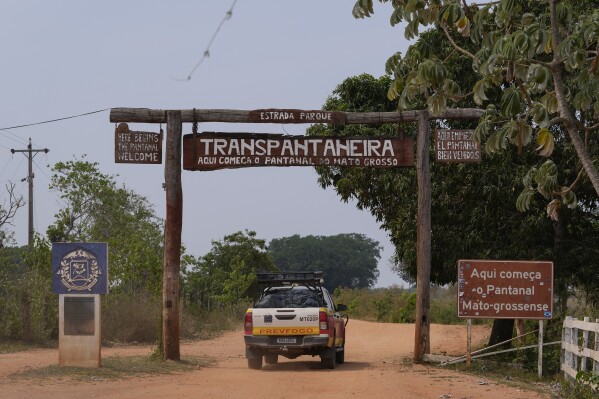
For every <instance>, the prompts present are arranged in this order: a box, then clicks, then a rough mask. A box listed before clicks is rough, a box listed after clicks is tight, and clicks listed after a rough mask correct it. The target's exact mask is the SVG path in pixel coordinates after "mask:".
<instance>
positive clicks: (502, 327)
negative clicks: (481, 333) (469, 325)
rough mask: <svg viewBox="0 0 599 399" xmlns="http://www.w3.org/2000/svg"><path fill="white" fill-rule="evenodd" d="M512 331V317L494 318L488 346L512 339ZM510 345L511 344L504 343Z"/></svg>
mask: <svg viewBox="0 0 599 399" xmlns="http://www.w3.org/2000/svg"><path fill="white" fill-rule="evenodd" d="M513 332H514V319H495V320H493V329H492V330H491V336H490V337H489V346H491V345H495V344H498V343H500V342H503V341H507V340H508V339H512V337H513ZM506 345H508V346H511V344H506Z"/></svg>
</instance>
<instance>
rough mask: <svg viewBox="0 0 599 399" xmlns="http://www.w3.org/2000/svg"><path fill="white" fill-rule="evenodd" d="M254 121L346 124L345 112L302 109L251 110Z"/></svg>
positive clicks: (251, 117)
mask: <svg viewBox="0 0 599 399" xmlns="http://www.w3.org/2000/svg"><path fill="white" fill-rule="evenodd" d="M249 119H250V122H252V123H330V124H333V125H345V113H344V112H334V111H318V110H314V111H305V110H301V109H274V108H269V109H257V110H254V111H249Z"/></svg>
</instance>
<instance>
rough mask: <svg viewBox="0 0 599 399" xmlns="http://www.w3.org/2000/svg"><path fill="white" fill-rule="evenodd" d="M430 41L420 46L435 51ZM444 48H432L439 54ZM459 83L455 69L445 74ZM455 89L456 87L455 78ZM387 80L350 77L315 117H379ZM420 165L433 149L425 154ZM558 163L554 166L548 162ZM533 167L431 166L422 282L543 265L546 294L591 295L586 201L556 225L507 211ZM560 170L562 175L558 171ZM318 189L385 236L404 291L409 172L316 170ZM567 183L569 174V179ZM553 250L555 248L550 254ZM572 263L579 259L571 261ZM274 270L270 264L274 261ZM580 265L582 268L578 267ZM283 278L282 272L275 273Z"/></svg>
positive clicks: (490, 158)
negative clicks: (548, 282)
mask: <svg viewBox="0 0 599 399" xmlns="http://www.w3.org/2000/svg"><path fill="white" fill-rule="evenodd" d="M435 35H436V36H437V39H438V38H439V35H438V33H436V32H434V31H431V32H428V33H426V34H425V37H426V40H429V41H430V42H435ZM444 51H448V52H449V51H450V50H449V48H446V49H443V48H438V49H437V53H438V54H441V55H442V54H443V52H444ZM452 71H453V72H452V73H455V74H456V75H457V74H459V68H452ZM456 79H458V77H456ZM389 82H390V78H389V77H387V76H383V77H380V78H378V79H375V78H373V77H372V76H370V75H360V76H356V77H350V78H347V79H345V80H344V81H343V82H342V83H341V84H339V85H338V86H337V88H336V89H335V90H334V91H333V93H332V94H331V95H330V96H329V98H328V99H327V101H326V103H325V105H324V106H323V109H326V110H339V109H342V110H345V111H352V112H370V111H388V110H389V109H391V108H393V107H394V104H392V103H391V102H390V101H389V100H388V99H387V97H386V95H385V92H386V88H387V87H388V84H389ZM447 123H449V124H450V126H451V127H452V128H465V127H468V123H467V122H461V123H460V122H456V121H447ZM397 129H398V128H397V126H391V125H378V126H377V125H368V126H364V125H346V126H330V125H314V126H312V127H311V128H309V129H308V134H309V135H317V136H331V135H335V136H354V137H355V136H377V135H378V136H388V135H397V134H398V133H397ZM400 129H401V134H404V135H406V136H408V135H416V132H415V129H414V126H413V125H401V126H400ZM568 151H570V152H571V146H570V145H564V146H562V147H560V148H559V149H557V150H556V151H555V154H554V156H555V157H556V158H555V159H556V163H557V164H558V165H560V166H561V165H562V162H564V161H567V160H568V159H570V158H569V157H568ZM429 153H430V156H433V155H434V147H433V146H431V148H429ZM558 155H559V156H558ZM533 162H534V154H530V153H523V154H522V155H517V154H516V153H514V152H502V153H495V154H491V155H487V156H485V157H484V158H483V161H482V162H481V163H480V164H444V163H437V162H434V163H432V164H431V184H432V195H431V196H432V234H431V236H432V243H431V245H432V261H431V281H432V282H434V283H437V284H446V283H451V282H454V281H455V279H456V261H457V260H458V259H464V258H473V259H539V260H546V259H553V260H555V261H556V270H555V275H556V281H558V282H559V283H558V284H556V288H557V289H558V290H561V291H562V292H564V293H565V292H566V290H567V287H572V286H579V287H581V288H585V289H588V291H589V292H594V293H595V296H596V297H597V298H598V299H599V290H598V289H597V288H598V287H596V285H595V284H594V283H593V282H592V281H591V280H588V276H586V277H585V276H584V275H585V274H586V273H591V274H594V273H595V270H597V267H599V264H597V260H596V259H595V258H596V251H594V250H593V249H592V248H593V242H597V240H598V239H599V224H598V223H597V215H596V211H594V208H593V207H592V206H591V205H592V204H593V200H592V199H591V200H588V197H593V198H594V193H592V192H591V193H588V192H582V193H581V197H580V199H581V201H582V202H583V203H584V204H586V205H585V206H580V207H577V208H575V209H565V210H563V212H562V214H561V218H560V220H559V221H552V220H550V219H548V218H547V217H545V216H544V212H543V208H544V205H543V204H542V203H539V202H537V201H532V202H531V204H530V210H529V212H526V213H522V212H519V211H517V209H516V207H515V202H516V199H517V196H518V191H519V190H520V189H521V187H522V182H521V179H520V176H521V174H522V173H525V172H526V170H527V169H528V167H529V165H530V164H531V163H533ZM564 169H567V168H564ZM317 171H318V175H319V183H320V184H321V186H322V187H323V188H326V187H334V188H335V190H336V191H337V193H338V195H339V196H340V197H341V199H342V200H344V201H348V200H350V199H352V200H356V202H357V206H358V207H359V208H360V209H368V210H369V211H370V212H371V213H372V214H373V216H375V218H376V219H377V221H379V222H380V223H381V226H382V228H384V229H385V230H387V231H388V232H389V234H390V237H391V241H392V242H393V244H394V246H395V265H394V269H395V270H396V271H397V272H398V273H399V274H400V275H401V276H402V278H404V279H405V280H407V281H414V279H415V276H416V223H417V220H416V216H417V188H416V171H415V169H414V168H394V169H370V168H343V167H329V168H318V169H317ZM574 173H575V172H574ZM558 243H559V245H557V244H558ZM573 254H577V255H576V256H581V257H582V258H584V260H582V259H576V260H575V259H574V258H573V257H572V255H573ZM275 261H276V260H275ZM581 264H584V265H585V267H581V266H580V265H581ZM279 266H280V267H282V268H284V267H285V266H283V265H279Z"/></svg>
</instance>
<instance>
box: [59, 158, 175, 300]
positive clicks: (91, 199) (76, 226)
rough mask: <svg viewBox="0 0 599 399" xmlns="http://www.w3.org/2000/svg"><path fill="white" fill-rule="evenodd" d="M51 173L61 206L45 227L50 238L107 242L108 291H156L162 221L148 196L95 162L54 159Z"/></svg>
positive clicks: (158, 282)
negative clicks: (126, 185) (125, 183)
mask: <svg viewBox="0 0 599 399" xmlns="http://www.w3.org/2000/svg"><path fill="white" fill-rule="evenodd" d="M52 172H53V174H52V183H51V185H50V188H51V189H54V190H56V191H58V192H59V193H60V197H61V199H62V200H63V201H64V202H65V204H66V206H65V207H64V208H62V209H61V210H59V212H58V213H57V214H56V219H55V222H54V224H52V225H51V226H49V227H48V230H47V234H48V237H49V238H50V240H51V241H53V242H55V241H84V242H85V241H87V242H106V243H108V248H109V252H110V273H109V276H110V287H111V290H121V291H125V292H130V293H135V292H136V291H139V290H148V291H150V292H152V293H155V294H157V293H160V291H161V288H162V262H163V256H162V254H163V252H162V246H163V245H162V243H163V235H162V225H163V223H162V220H161V219H159V218H158V217H157V216H156V214H155V212H154V209H153V208H152V206H151V204H150V203H149V202H148V200H147V199H146V198H145V197H142V196H140V195H138V194H136V193H135V192H133V191H131V190H128V189H127V188H126V187H124V186H123V187H118V186H117V183H116V181H115V177H114V176H110V175H106V174H104V173H102V172H101V171H100V170H99V167H98V164H97V163H92V162H87V161H84V160H75V161H68V162H58V163H57V164H56V165H55V166H54V167H53V168H52Z"/></svg>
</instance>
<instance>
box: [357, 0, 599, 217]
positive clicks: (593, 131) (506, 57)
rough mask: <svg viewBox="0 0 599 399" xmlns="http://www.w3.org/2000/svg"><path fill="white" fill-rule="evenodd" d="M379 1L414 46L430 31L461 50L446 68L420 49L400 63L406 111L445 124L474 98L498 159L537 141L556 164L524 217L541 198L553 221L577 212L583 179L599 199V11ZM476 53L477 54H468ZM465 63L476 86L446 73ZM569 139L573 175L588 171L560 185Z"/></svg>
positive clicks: (396, 83) (541, 176)
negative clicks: (556, 154) (446, 114)
mask: <svg viewBox="0 0 599 399" xmlns="http://www.w3.org/2000/svg"><path fill="white" fill-rule="evenodd" d="M379 1H380V2H382V3H387V2H389V3H390V4H391V5H392V6H393V13H392V16H391V24H392V25H397V24H399V23H400V22H404V23H405V24H403V25H402V26H404V34H405V37H406V38H407V39H413V38H416V37H418V36H419V35H420V33H419V32H420V30H421V29H422V28H423V27H426V26H436V27H438V28H439V29H441V30H442V32H443V33H444V35H445V38H446V41H447V43H450V44H451V46H452V48H453V49H454V50H455V51H454V52H453V53H452V54H451V56H450V57H448V58H441V57H439V56H438V54H437V53H436V52H435V51H434V50H433V49H432V48H430V47H427V46H426V43H424V42H421V41H419V42H418V43H416V44H414V45H412V46H410V47H409V49H408V51H407V52H406V55H405V56H402V55H401V54H400V53H397V54H395V55H394V56H392V57H391V58H390V59H389V60H388V61H387V70H388V72H389V73H392V74H393V76H394V80H393V82H392V84H391V85H390V87H389V91H388V95H389V98H390V99H392V100H394V99H398V100H399V107H400V108H404V109H405V108H407V107H410V106H411V104H413V102H414V101H415V100H419V99H424V100H425V101H426V103H427V105H428V108H429V111H430V112H432V113H433V114H439V113H441V112H442V111H443V110H445V108H446V107H447V102H448V100H450V101H454V102H459V101H460V100H462V99H464V98H473V99H474V101H475V102H476V103H477V104H479V105H485V104H486V105H487V107H486V112H485V113H484V115H483V116H482V117H481V119H480V121H479V124H478V126H477V129H476V132H477V136H478V137H479V138H481V139H482V138H483V137H486V148H487V150H488V151H489V152H496V151H498V150H500V149H504V148H506V146H507V143H512V144H514V145H516V146H517V147H518V149H519V152H521V151H522V148H523V147H524V146H526V145H528V144H529V143H532V142H534V141H536V143H537V145H538V147H536V151H537V153H538V154H539V155H541V156H542V157H546V158H547V160H545V161H543V162H542V164H541V165H540V166H539V167H536V168H533V169H531V170H530V172H529V174H528V178H527V179H526V180H525V183H526V186H525V187H524V189H523V190H522V192H521V195H520V198H519V207H520V208H521V209H526V208H527V207H528V205H529V204H530V201H531V200H532V197H533V195H534V193H535V192H538V193H540V194H542V195H543V197H545V198H546V199H547V200H548V201H549V203H548V205H547V212H548V214H549V215H550V216H551V217H552V218H554V219H557V218H558V215H559V212H560V210H561V208H563V205H565V206H569V207H572V206H574V205H575V204H576V195H575V193H574V191H575V188H576V187H577V185H579V184H581V180H582V183H584V180H585V179H584V178H583V173H582V171H583V170H584V173H585V174H586V176H587V177H588V180H589V181H590V184H591V185H592V187H593V188H594V191H595V194H598V193H599V174H598V172H597V163H596V162H597V158H596V153H597V152H596V147H597V146H598V143H597V130H598V129H599V123H598V122H599V101H597V100H598V97H599V94H598V93H599V51H598V50H599V45H598V43H599V9H597V7H596V3H595V2H593V1H560V2H558V1H557V0H548V1H544V2H539V1H535V0H499V1H495V2H489V3H485V4H484V5H480V6H479V5H476V4H474V3H473V4H471V5H468V4H467V2H466V1H463V0H462V1H460V0H393V1H389V0H379ZM373 11H374V10H373V1H372V0H358V1H357V2H356V4H355V6H354V9H353V15H354V16H355V17H356V18H363V17H367V16H370V15H371V14H372V13H373ZM464 38H466V39H464ZM470 45H471V46H473V48H474V50H469V49H468V48H467V47H468V46H470ZM457 56H460V57H466V58H467V59H469V60H470V61H471V65H472V69H471V70H472V72H473V73H474V74H476V76H477V80H476V82H475V83H474V84H468V85H462V84H460V82H457V81H456V80H455V79H451V78H450V77H448V69H447V67H446V63H447V62H448V61H449V60H450V58H452V57H457ZM494 88H500V89H501V90H502V94H501V99H500V101H499V102H497V103H494V102H492V101H489V99H488V93H489V91H490V90H493V89H494ZM556 127H560V128H561V130H560V129H556ZM560 131H561V132H565V133H566V135H567V137H568V138H569V141H570V143H571V144H572V146H573V148H574V150H575V153H576V155H577V158H578V160H577V164H576V165H573V167H575V168H576V169H579V170H580V173H577V175H576V176H575V177H574V178H570V179H569V180H568V181H565V180H566V179H565V178H564V177H563V176H559V175H558V168H557V167H556V164H555V162H554V159H552V158H551V156H552V154H553V150H554V148H555V145H556V142H557V140H556V137H555V136H556V135H559V132H560ZM581 132H582V133H583V136H584V138H583V137H581V135H580V133H581ZM535 136H536V140H535V139H534V138H535ZM593 147H595V156H593V155H592V151H593V150H592V148H593ZM577 172H578V170H577Z"/></svg>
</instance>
